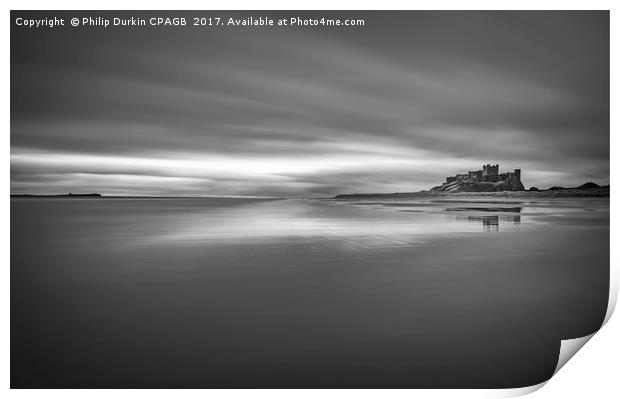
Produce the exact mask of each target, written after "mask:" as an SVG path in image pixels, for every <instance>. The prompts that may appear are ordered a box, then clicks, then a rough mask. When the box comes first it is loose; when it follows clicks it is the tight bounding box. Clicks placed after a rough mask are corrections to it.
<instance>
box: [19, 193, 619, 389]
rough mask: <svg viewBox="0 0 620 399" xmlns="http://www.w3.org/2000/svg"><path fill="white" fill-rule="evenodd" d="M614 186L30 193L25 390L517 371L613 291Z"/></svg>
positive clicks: (449, 379) (282, 384) (527, 373)
mask: <svg viewBox="0 0 620 399" xmlns="http://www.w3.org/2000/svg"><path fill="white" fill-rule="evenodd" d="M609 233H610V230H609V198H608V197H607V198H543V197H531V198H529V197H519V198H510V197H506V198H495V197H484V196H471V197H467V196H463V195H460V196H450V195H446V196H440V197H423V196H421V197H419V198H406V199H386V198H381V199H372V198H370V199H368V198H367V199H363V200H337V199H270V198H108V197H102V198H12V199H11V245H10V248H11V266H10V268H11V293H10V294H11V386H12V387H13V388H512V387H522V386H529V385H534V384H537V383H539V382H542V381H544V380H546V379H548V378H550V377H551V375H552V374H553V371H554V369H555V367H556V363H557V359H558V354H559V349H560V342H561V340H562V339H568V338H575V337H581V336H584V335H587V334H591V333H593V332H595V331H596V330H597V329H598V328H599V327H600V326H601V324H602V322H603V319H604V316H605V312H606V310H607V302H608V293H609V246H610V239H609Z"/></svg>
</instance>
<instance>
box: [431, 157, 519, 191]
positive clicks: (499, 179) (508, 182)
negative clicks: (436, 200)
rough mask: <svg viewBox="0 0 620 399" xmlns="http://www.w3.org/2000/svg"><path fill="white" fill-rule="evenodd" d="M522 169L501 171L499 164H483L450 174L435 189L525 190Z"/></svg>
mask: <svg viewBox="0 0 620 399" xmlns="http://www.w3.org/2000/svg"><path fill="white" fill-rule="evenodd" d="M524 189H525V188H524V187H523V183H521V169H515V170H514V172H505V173H499V165H489V164H487V165H483V166H482V170H475V171H469V172H468V173H459V174H457V175H454V176H448V177H447V178H446V182H445V183H443V184H442V185H441V186H437V187H435V188H433V190H435V191H504V190H506V191H512V190H524Z"/></svg>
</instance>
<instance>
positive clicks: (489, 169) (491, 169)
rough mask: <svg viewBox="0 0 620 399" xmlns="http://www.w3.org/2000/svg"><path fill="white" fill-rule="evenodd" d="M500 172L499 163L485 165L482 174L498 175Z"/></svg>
mask: <svg viewBox="0 0 620 399" xmlns="http://www.w3.org/2000/svg"><path fill="white" fill-rule="evenodd" d="M498 174H499V164H497V165H489V164H486V165H483V166H482V176H497V175H498Z"/></svg>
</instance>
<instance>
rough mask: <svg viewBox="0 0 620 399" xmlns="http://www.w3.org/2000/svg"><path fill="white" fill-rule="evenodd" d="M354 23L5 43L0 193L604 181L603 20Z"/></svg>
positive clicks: (332, 189) (33, 36) (398, 16)
mask: <svg viewBox="0 0 620 399" xmlns="http://www.w3.org/2000/svg"><path fill="white" fill-rule="evenodd" d="M128 15H129V14H128ZM363 17H364V18H366V19H367V26H368V28H362V29H357V30H354V31H343V32H337V31H328V30H327V31H326V30H312V29H297V30H288V31H280V30H268V29H263V30H260V29H259V30H253V31H252V32H249V31H247V30H242V29H235V30H227V31H219V32H218V33H217V34H215V33H214V35H207V34H205V33H204V32H201V31H195V30H191V29H187V30H175V31H168V32H166V33H165V34H162V33H161V32H159V33H157V32H154V31H146V32H145V31H140V30H120V31H106V32H105V33H102V32H96V31H94V30H93V31H85V32H82V33H84V34H83V35H79V36H75V35H71V34H70V31H62V30H59V31H57V33H56V34H42V33H36V32H34V31H24V30H18V29H15V27H13V31H12V55H11V70H12V73H11V104H12V107H11V155H12V158H11V159H12V161H11V172H12V181H11V190H12V191H13V192H17V191H20V192H24V191H25V192H41V191H48V192H53V191H60V192H62V191H67V190H68V189H70V190H72V191H81V190H83V189H85V187H89V188H91V187H92V190H91V191H100V192H109V193H118V192H127V190H128V189H131V190H132V193H133V194H140V193H141V192H145V193H146V192H150V193H159V194H168V195H175V194H178V193H184V194H192V195H204V194H207V195H215V194H217V195H226V194H230V195H240V194H239V193H243V194H244V195H256V194H259V195H271V194H273V195H291V196H314V195H331V194H337V193H339V192H355V191H373V192H380V191H386V190H388V191H408V190H417V189H424V188H430V187H432V186H433V185H436V184H438V183H440V182H441V181H442V180H443V177H444V176H445V175H449V174H454V173H456V172H460V171H465V170H468V169H473V168H479V167H480V165H481V164H482V163H486V162H499V163H500V164H501V165H502V169H504V168H516V167H520V168H522V169H523V173H524V180H525V184H526V185H537V186H542V187H545V186H549V185H570V184H577V183H580V182H582V181H581V180H583V179H586V178H589V179H590V180H596V181H598V182H600V183H607V182H608V179H609V64H608V60H609V54H608V45H609V28H608V13H605V12H598V13H597V12H579V13H571V12H565V13H562V12H554V13H549V12H532V13H527V12H517V13H485V12H480V13H477V12H470V13H457V12H454V13H453V12H444V13H427V12H411V13H378V12H376V13H364V14H363ZM132 179H133V180H132ZM139 179H142V180H139ZM174 179H176V180H174ZM183 179H186V180H183ZM196 179H198V180H196ZM528 179H529V180H528ZM545 179H547V180H545ZM130 180H131V181H132V185H131V186H130V185H128V184H127V182H128V181H130Z"/></svg>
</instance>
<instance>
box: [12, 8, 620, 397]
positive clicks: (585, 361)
mask: <svg viewBox="0 0 620 399" xmlns="http://www.w3.org/2000/svg"><path fill="white" fill-rule="evenodd" d="M4 4H7V5H8V7H7V8H6V11H5V18H6V19H5V20H4V21H5V26H4V32H5V33H4V40H2V47H3V48H2V50H3V51H2V54H3V56H4V62H3V63H2V69H3V74H2V76H4V79H3V80H2V88H3V93H4V96H3V97H2V112H3V117H4V126H5V127H6V130H5V134H4V137H3V140H1V144H0V145H2V157H3V161H4V164H5V165H6V169H5V173H4V174H3V175H2V176H3V180H4V187H5V190H6V193H5V195H4V196H3V197H2V199H1V201H2V209H1V212H2V214H1V215H2V220H3V221H4V229H3V230H2V234H3V236H2V240H0V249H1V253H2V254H3V262H2V266H3V268H2V270H3V272H4V279H2V282H3V291H2V292H4V293H5V296H4V300H3V301H2V303H1V305H0V306H1V309H2V313H3V317H2V329H1V333H2V334H3V336H4V340H3V345H2V347H1V348H2V352H1V353H2V364H1V366H0V367H1V370H0V372H1V377H0V378H1V379H2V382H3V384H2V385H3V388H4V389H5V390H8V389H9V385H10V381H9V371H10V363H9V348H10V347H9V342H10V341H9V311H10V309H9V304H10V297H9V292H10V280H9V262H10V259H9V250H10V241H9V240H10V224H9V222H8V221H9V218H10V212H9V206H10V196H9V194H10V136H9V131H10V123H9V122H10V108H9V107H10V90H9V88H10V62H9V59H10V51H9V49H10V41H9V37H10V26H11V22H10V16H9V10H10V9H16V10H28V9H32V10H36V9H42V10H46V9H51V10H54V9H57V10H62V9H76V10H79V9H92V10H99V9H102V10H106V9H109V10H130V9H144V10H151V9H152V10H183V9H186V10H209V9H212V10H218V9H219V10H222V9H231V10H234V9H258V10H261V9H263V10H270V9H271V10H276V9H284V10H296V9H297V10H303V9H325V10H346V9H352V10H355V9H360V10H365V9H396V10H398V9H420V10H424V9H434V10H453V9H456V10H476V9H479V10H487V9H491V10H492V9H498V10H514V9H531V10H548V9H569V10H571V9H572V10H584V9H598V10H611V43H612V45H611V71H612V76H611V111H612V112H611V132H612V134H611V138H610V140H611V143H610V145H611V181H610V183H611V187H612V196H611V199H612V200H611V232H612V234H611V242H612V252H611V268H612V277H613V278H612V287H611V288H612V289H611V292H612V295H611V296H612V297H613V300H612V306H611V307H610V308H609V311H608V315H607V319H609V316H610V315H611V310H612V309H613V306H614V305H615V298H616V297H617V290H618V273H617V267H618V265H619V264H620V262H619V258H618V251H617V249H616V248H614V246H613V244H614V243H619V242H620V241H619V240H618V237H619V235H618V233H617V231H618V226H619V223H618V222H619V217H618V213H617V208H618V207H617V205H618V201H617V198H618V189H617V188H618V185H619V183H620V182H619V181H618V153H617V152H618V145H619V143H618V134H617V130H618V129H617V128H618V103H617V93H618V79H617V78H616V75H615V74H614V71H617V70H619V69H618V68H619V64H618V43H619V42H620V41H619V37H618V35H619V34H618V32H619V30H618V21H619V20H620V19H619V18H618V17H617V15H616V13H617V11H618V10H619V9H620V6H618V4H620V2H618V1H617V0H614V1H597V0H590V1H575V0H561V1H560V0H547V1H543V0H521V1H512V0H511V1H508V0H504V1H501V2H499V1H490V0H486V1H478V0H472V1H457V0H452V1H393V0H382V1H381V2H370V1H366V0H356V1H353V0H343V1H335V0H315V1H296V2H294V3H291V2H286V1H282V0H264V1H235V2H234V3H233V2H231V1H226V2H224V1H219V2H215V1H196V0H193V1H188V0H175V1H160V0H152V1H144V0H143V1H137V0H122V1H119V0H109V1H106V2H102V1H100V2H88V3H86V2H80V1H76V0H72V1H67V0H61V1H55V2H53V3H52V2H50V1H41V0H38V1H6V2H4ZM617 319H618V317H617V316H616V317H615V318H611V320H609V322H608V323H607V324H606V325H605V326H604V327H603V329H602V330H601V331H600V332H598V333H596V334H594V336H593V337H592V339H591V340H590V343H588V345H587V349H586V350H582V351H579V353H577V354H576V355H575V359H574V360H571V361H569V362H568V365H567V366H566V367H564V368H562V369H561V370H559V372H558V373H557V375H555V376H554V377H553V378H552V379H551V380H549V381H548V382H547V384H543V385H545V386H544V388H543V389H540V390H538V391H536V392H535V393H533V396H532V397H541V398H543V397H544V398H556V397H557V398H560V397H561V398H572V397H585V396H590V397H615V396H617V395H618V393H620V387H619V386H618V384H617V383H616V379H617V372H616V369H617V365H618V355H619V354H620V345H618V341H619V338H620V322H618V320H617ZM528 391H531V389H529V390H528V389H522V390H511V391H508V390H321V391H313V390H209V391H201V390H174V391H172V390H147V391H141V392H136V391H135V390H115V391H114V392H109V391H106V390H88V391H84V390H11V391H10V394H11V395H14V396H16V397H17V396H19V397H31V396H35V395H36V396H39V395H45V397H51V398H61V397H62V398H64V397H76V398H77V397H83V396H85V395H86V396H89V397H101V398H103V397H108V396H109V395H110V394H113V395H115V396H116V395H120V396H121V397H125V396H127V397H129V396H133V395H136V394H146V395H149V396H150V397H156V398H157V397H168V396H170V395H174V396H177V395H181V396H190V397H201V398H202V397H204V396H205V395H208V396H209V397H217V398H238V397H242V396H243V397H247V396H252V397H256V398H265V399H267V398H269V399H271V398H290V397H296V398H314V397H316V396H318V395H320V396H321V397H327V398H331V397H333V398H336V397H338V398H340V397H342V396H343V395H344V396H349V395H351V396H353V395H354V396H355V397H356V398H369V397H373V398H374V397H378V396H381V397H385V396H388V397H391V398H410V397H411V396H412V395H415V396H418V395H421V396H422V397H433V398H434V397H439V398H443V397H469V396H471V397H476V398H479V397H497V396H506V395H508V396H513V395H515V394H519V393H528Z"/></svg>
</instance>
